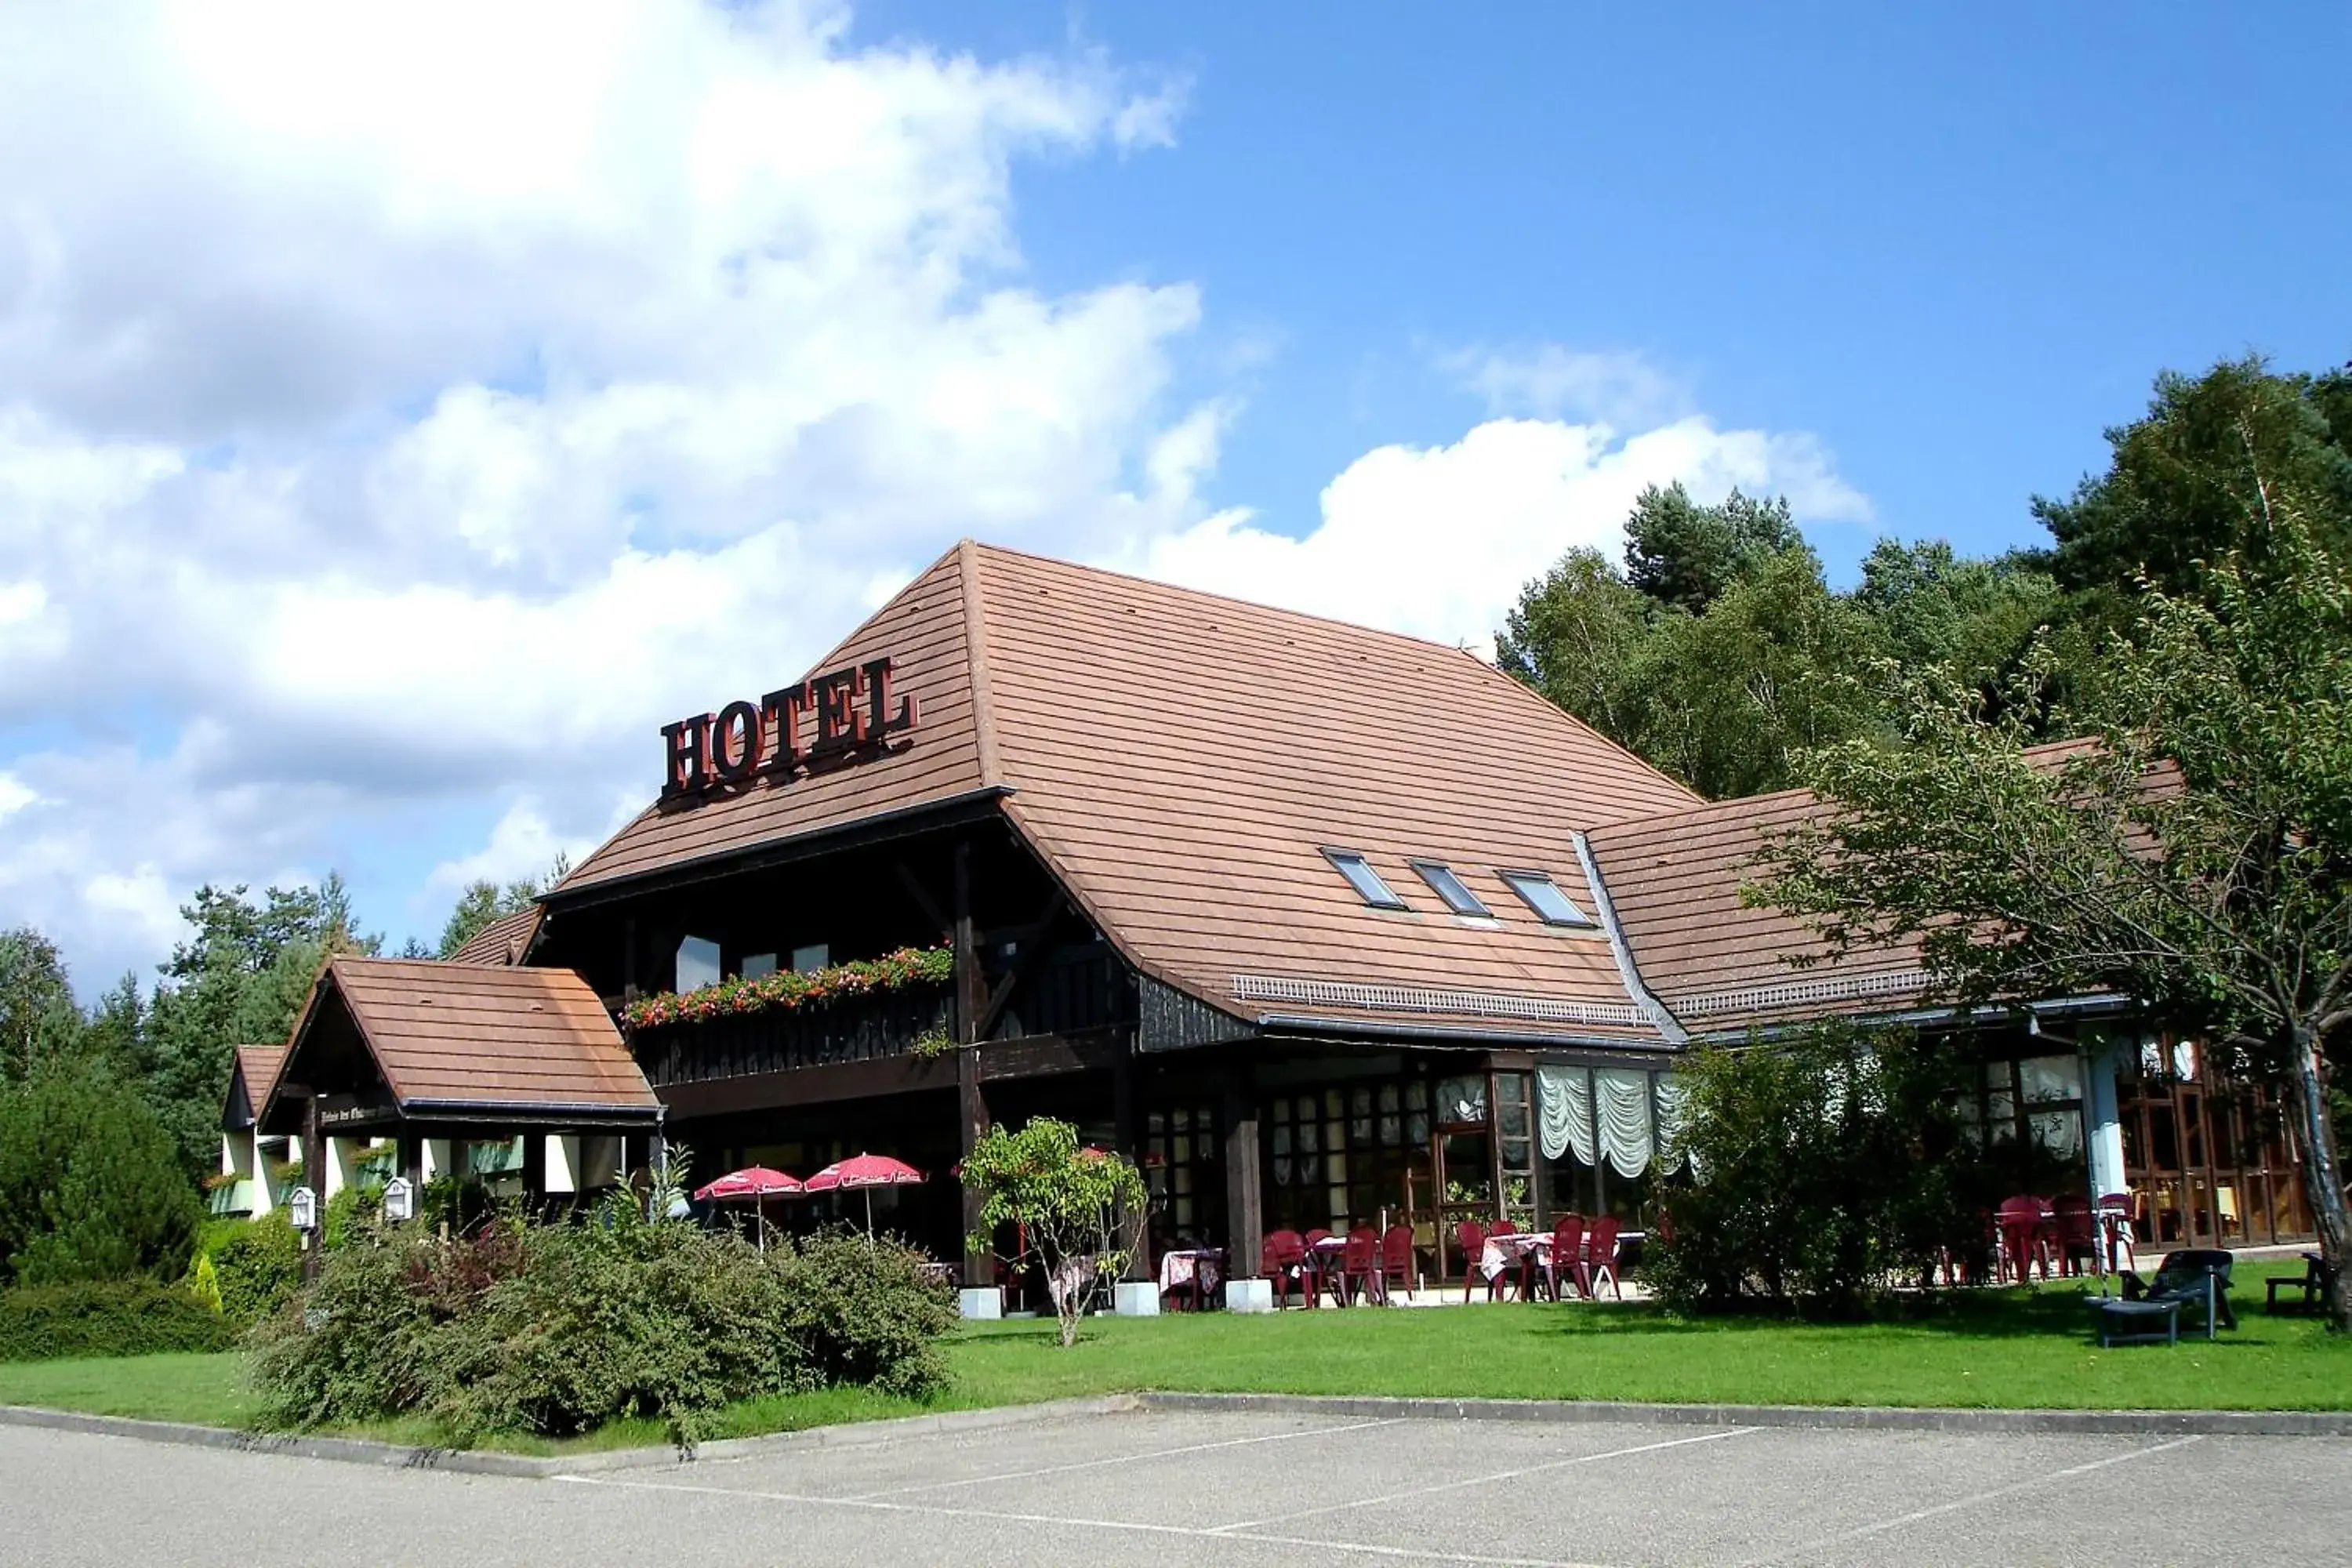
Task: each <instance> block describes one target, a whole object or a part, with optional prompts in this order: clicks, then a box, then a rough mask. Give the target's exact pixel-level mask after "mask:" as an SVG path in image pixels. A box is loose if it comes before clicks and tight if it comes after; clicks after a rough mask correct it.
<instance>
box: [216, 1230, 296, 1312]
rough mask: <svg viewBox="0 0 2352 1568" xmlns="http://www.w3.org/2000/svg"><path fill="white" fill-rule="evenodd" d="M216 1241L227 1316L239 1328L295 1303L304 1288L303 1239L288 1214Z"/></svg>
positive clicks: (230, 1231) (222, 1309)
mask: <svg viewBox="0 0 2352 1568" xmlns="http://www.w3.org/2000/svg"><path fill="white" fill-rule="evenodd" d="M208 1239H209V1240H211V1243H212V1247H211V1258H212V1265H213V1271H214V1274H215V1276H216V1277H217V1278H218V1279H219V1281H220V1300H221V1312H222V1314H223V1315H224V1316H226V1317H227V1318H229V1319H231V1320H233V1321H236V1322H238V1323H245V1324H251V1323H257V1322H259V1321H261V1320H262V1319H264V1318H266V1317H268V1316H269V1315H270V1314H271V1313H273V1312H275V1311H277V1310H278V1309H279V1308H281V1307H283V1306H285V1305H286V1303H287V1302H288V1301H289V1300H293V1297H294V1292H295V1291H296V1290H297V1289H299V1288H300V1286H301V1284H302V1238H301V1237H300V1236H299V1234H297V1233H296V1231H295V1229H294V1226H293V1225H292V1223H291V1222H289V1220H288V1219H287V1217H286V1211H285V1210H283V1209H273V1210H271V1211H270V1212H269V1213H268V1214H266V1215H262V1216H261V1217H260V1218H259V1219H248V1220H239V1221H237V1222H236V1228H235V1229H233V1230H229V1231H226V1233H223V1234H220V1235H218V1236H217V1237H215V1238H208Z"/></svg>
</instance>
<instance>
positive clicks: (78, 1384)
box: [0, 1352, 253, 1426]
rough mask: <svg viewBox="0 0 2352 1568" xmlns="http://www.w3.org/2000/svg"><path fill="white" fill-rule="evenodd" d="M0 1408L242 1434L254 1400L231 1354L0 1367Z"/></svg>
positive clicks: (238, 1358)
mask: <svg viewBox="0 0 2352 1568" xmlns="http://www.w3.org/2000/svg"><path fill="white" fill-rule="evenodd" d="M0 1405H46V1406H47V1407H48V1408H50V1409H52V1410H83V1411H88V1412H89V1413H90V1414H91V1415H135V1416H138V1417H139V1418H141V1419H142V1420H146V1421H193V1422H196V1423H199V1424H201V1425H204V1426H244V1425H246V1423H247V1421H248V1420H249V1419H250V1418H251V1414H252V1409H253V1396H252V1394H251V1393H250V1392H249V1391H248V1390H247V1387H246V1383H245V1358H244V1357H243V1356H241V1355H238V1354H236V1352H215V1353H212V1354H198V1353H194V1352H186V1353H174V1354H171V1355H142V1356H119V1357H108V1358H102V1359H91V1360H87V1361H12V1362H0Z"/></svg>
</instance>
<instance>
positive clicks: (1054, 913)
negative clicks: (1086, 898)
mask: <svg viewBox="0 0 2352 1568" xmlns="http://www.w3.org/2000/svg"><path fill="white" fill-rule="evenodd" d="M1068 902H1069V900H1066V899H1065V898H1063V896H1062V889H1060V888H1058V887H1057V888H1055V889H1054V890H1053V893H1052V894H1051V895H1050V896H1049V897H1048V898H1047V899H1046V900H1045V910H1043V912H1041V913H1040V914H1039V915H1038V916H1037V918H1036V919H1035V920H1034V921H1030V922H1029V923H1028V924H1027V925H1025V926H1023V927H1022V928H1021V930H1020V932H1019V934H1018V935H1016V936H1015V937H1014V938H1013V944H1014V951H1013V967H1012V968H1011V969H1008V970H1006V971H1005V972H1004V975H1003V978H1002V979H1000V980H999V981H997V983H996V987H995V989H994V990H992V991H991V992H990V993H989V994H988V1000H987V1001H986V1002H984V1003H983V1004H982V1005H981V1010H980V1022H979V1024H978V1025H977V1026H974V1028H973V1031H972V1038H973V1039H975V1040H984V1039H986V1038H988V1037H989V1033H990V1031H992V1030H993V1029H994V1028H995V1027H996V1023H997V1020H998V1019H1000V1018H1002V1017H1003V1016H1004V1008H1005V1005H1006V1004H1007V1003H1009V1002H1011V1001H1012V1000H1013V993H1014V992H1015V991H1017V990H1019V989H1020V988H1021V985H1022V983H1023V982H1024V981H1026V980H1027V979H1028V978H1029V976H1031V975H1032V974H1034V973H1036V972H1037V966H1038V965H1039V964H1041V963H1044V962H1045V954H1046V953H1048V952H1052V951H1053V947H1052V943H1051V941H1050V939H1051V938H1052V936H1053V934H1054V928H1055V926H1056V925H1058V924H1059V923H1060V922H1061V919H1062V911H1063V910H1064V909H1065V908H1066V907H1067V906H1068Z"/></svg>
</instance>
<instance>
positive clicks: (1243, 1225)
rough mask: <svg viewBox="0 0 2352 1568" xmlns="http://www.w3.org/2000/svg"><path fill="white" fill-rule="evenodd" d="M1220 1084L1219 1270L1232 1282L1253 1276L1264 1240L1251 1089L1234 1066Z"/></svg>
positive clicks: (1243, 1069) (1240, 1069)
mask: <svg viewBox="0 0 2352 1568" xmlns="http://www.w3.org/2000/svg"><path fill="white" fill-rule="evenodd" d="M1224 1079H1225V1106H1224V1111H1225V1266H1226V1273H1227V1274H1228V1275H1230V1276H1231V1277H1232V1278H1234V1279H1250V1278H1252V1277H1253V1276H1255V1274H1256V1273H1257V1266H1258V1249H1259V1247H1262V1246H1263V1245H1264V1244H1265V1185H1264V1184H1263V1178H1262V1177H1261V1175H1260V1174H1259V1166H1260V1163H1259V1159H1258V1133H1257V1090H1256V1088H1255V1085H1254V1084H1252V1083H1251V1081H1250V1074H1249V1068H1247V1067H1246V1066H1245V1065H1244V1064H1242V1063H1238V1062H1236V1063H1234V1065H1232V1066H1231V1067H1229V1068H1227V1069H1226V1071H1225V1074H1224Z"/></svg>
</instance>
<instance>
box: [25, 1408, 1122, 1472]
mask: <svg viewBox="0 0 2352 1568" xmlns="http://www.w3.org/2000/svg"><path fill="white" fill-rule="evenodd" d="M1140 1407H1141V1405H1140V1402H1139V1400H1138V1399H1137V1398H1136V1397H1135V1396H1134V1395H1133V1394H1104V1395H1098V1396H1094V1397H1088V1398H1082V1399H1055V1400H1049V1401H1047V1402H1045V1403H1044V1404H1040V1405H998V1406H996V1407H994V1408H992V1409H987V1410H947V1411H942V1412H940V1414H938V1415H902V1416H895V1417H893V1418H891V1419H889V1420H887V1421H849V1422H843V1423H841V1424H839V1425H836V1426H810V1427H805V1428H803V1429H802V1430H800V1431H797V1432H772V1433H769V1434H768V1435H766V1436H759V1437H723V1438H718V1439H715V1440H713V1441H711V1442H708V1443H702V1444H698V1445H697V1446H696V1448H695V1453H694V1457H693V1458H690V1459H689V1458H680V1457H679V1454H678V1452H677V1449H676V1448H674V1447H667V1446H665V1447H657V1448H614V1449H609V1450H606V1451H604V1452H602V1453H594V1454H557V1455H536V1454H501V1453H499V1452H497V1451H495V1450H492V1449H485V1448H429V1447H410V1446H407V1445H404V1444H399V1443H378V1442H374V1441H372V1440H370V1439H368V1438H364V1437H320V1436H300V1435H299V1434H277V1433H266V1432H240V1431H237V1430H236V1429H235V1428H233V1427H227V1426H194V1425H191V1424H189V1423H186V1422H180V1421H142V1420H138V1419H136V1418H133V1417H131V1416H128V1415H85V1414H83V1413H82V1412H80V1411H77V1410H47V1409H43V1408H40V1407H39V1406H37V1405H0V1426H33V1427H42V1428H46V1429H47V1430H50V1431H56V1432H83V1433H89V1434H91V1435H94V1436H104V1437H130V1438H134V1439H136V1440H138V1441H140V1442H143V1443H168V1444H173V1445H176V1446H178V1447H190V1448H220V1449H226V1450H228V1451H230V1452H234V1453H246V1454H278V1455H283V1456H285V1457H287V1458H298V1459H325V1460H329V1461H331V1462H334V1463H339V1464H347V1465H374V1466H377V1467H379V1468H385V1469H397V1470H444V1471H447V1472H449V1473H451V1474H455V1475H469V1476H507V1477H512V1478H519V1479H527V1480H552V1479H557V1478H559V1477H563V1476H583V1475H595V1474H601V1473H603V1472H604V1471H608V1470H627V1469H641V1468H648V1467H651V1466H656V1465H688V1464H711V1463H718V1462H721V1461H725V1460H733V1459H756V1458H767V1457H770V1456H772V1455H777V1454H788V1453H793V1452H794V1451H796V1450H800V1449H804V1448H840V1447H859V1446H861V1445H868V1444H876V1443H887V1442H891V1441H894V1440H896V1439H898V1438H902V1437H922V1436H937V1435H940V1434H944V1433H956V1432H980V1431H987V1430H989V1429H991V1428H993V1427H1000V1426H1025V1425H1027V1424H1029V1423H1031V1422H1037V1421H1052V1420H1057V1419H1061V1418H1065V1417H1068V1416H1073V1415H1118V1414H1121V1413H1124V1412H1127V1411H1131V1410H1136V1409H1139V1408H1140Z"/></svg>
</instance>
